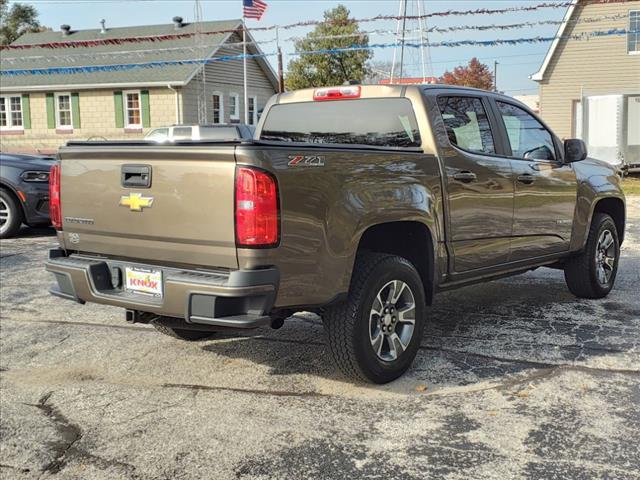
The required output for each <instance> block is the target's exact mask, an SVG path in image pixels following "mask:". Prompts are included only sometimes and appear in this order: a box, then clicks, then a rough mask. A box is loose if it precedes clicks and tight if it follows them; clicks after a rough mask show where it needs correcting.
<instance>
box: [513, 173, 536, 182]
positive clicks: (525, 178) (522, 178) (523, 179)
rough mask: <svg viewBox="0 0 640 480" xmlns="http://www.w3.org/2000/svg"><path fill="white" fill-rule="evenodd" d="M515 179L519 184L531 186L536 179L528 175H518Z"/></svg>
mask: <svg viewBox="0 0 640 480" xmlns="http://www.w3.org/2000/svg"><path fill="white" fill-rule="evenodd" d="M517 179H518V181H519V182H520V183H524V184H525V185H531V184H532V183H533V182H534V181H535V179H536V177H534V176H533V175H531V174H530V173H524V174H522V175H518V177H517Z"/></svg>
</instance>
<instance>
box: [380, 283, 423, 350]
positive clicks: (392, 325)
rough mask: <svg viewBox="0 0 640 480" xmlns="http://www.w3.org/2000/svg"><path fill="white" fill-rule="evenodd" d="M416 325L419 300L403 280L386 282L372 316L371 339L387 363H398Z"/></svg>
mask: <svg viewBox="0 0 640 480" xmlns="http://www.w3.org/2000/svg"><path fill="white" fill-rule="evenodd" d="M415 323H416V301H415V297H414V295H413V292H412V291H411V288H410V287H409V285H407V284H406V283H404V282H403V281H401V280H392V281H390V282H388V283H386V284H385V285H384V286H383V287H382V288H381V289H380V290H379V291H378V294H377V295H376V297H375V299H374V301H373V306H372V307H371V312H370V314H369V340H370V341H371V346H372V347H373V351H374V352H375V353H376V355H377V356H378V358H379V359H381V360H383V361H385V362H392V361H394V360H396V359H397V358H398V357H399V356H400V355H402V353H403V352H404V351H405V350H406V349H407V347H408V346H409V343H410V342H411V338H412V337H413V331H414V329H415Z"/></svg>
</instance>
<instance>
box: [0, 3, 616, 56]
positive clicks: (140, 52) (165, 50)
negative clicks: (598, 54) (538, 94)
mask: <svg viewBox="0 0 640 480" xmlns="http://www.w3.org/2000/svg"><path fill="white" fill-rule="evenodd" d="M626 18H627V14H626V13H624V14H615V15H604V16H599V17H590V18H581V19H576V20H572V21H571V23H572V24H580V23H586V24H588V23H595V22H603V21H613V20H621V19H626ZM561 23H563V22H562V21H558V20H541V21H535V22H522V23H513V24H490V25H456V26H451V27H445V28H440V27H431V28H428V29H427V30H426V31H427V32H429V33H432V32H436V33H450V32H456V31H465V30H472V31H488V30H515V29H522V28H527V27H531V28H533V27H536V26H541V25H560V24H561ZM420 32H421V31H420V30H418V29H414V30H407V32H406V33H407V35H408V37H407V39H406V41H407V42H409V41H411V40H416V39H417V37H415V38H414V37H412V36H411V35H412V34H419V33H420ZM396 35H397V32H396V31H395V30H389V29H376V30H365V31H360V32H357V33H347V34H336V35H320V36H316V37H314V40H326V39H338V38H361V37H363V36H396ZM303 38H304V37H297V36H294V37H288V38H284V39H281V41H282V42H296V41H299V40H302V39H303ZM276 41H277V39H276V37H273V38H270V39H267V40H260V41H255V40H254V41H249V42H226V43H206V44H201V45H188V46H179V47H161V48H153V49H136V50H119V51H109V52H91V53H65V54H61V55H28V56H24V55H21V56H19V57H7V56H5V57H3V58H2V63H3V64H8V65H15V64H20V63H24V62H25V61H34V60H37V61H45V62H47V63H53V62H64V63H76V62H78V61H81V59H83V58H92V59H94V58H101V59H112V58H120V57H131V58H135V57H141V56H147V55H164V54H170V53H175V52H193V53H201V52H202V51H203V50H204V49H208V50H210V51H212V50H213V49H215V48H217V47H222V46H224V47H227V48H242V47H243V46H244V45H245V43H246V44H248V45H251V44H254V45H266V44H271V43H275V42H276Z"/></svg>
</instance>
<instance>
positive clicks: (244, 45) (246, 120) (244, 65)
mask: <svg viewBox="0 0 640 480" xmlns="http://www.w3.org/2000/svg"><path fill="white" fill-rule="evenodd" d="M242 75H243V81H244V123H245V124H248V123H249V100H248V95H247V25H246V23H245V20H244V19H243V20H242ZM254 108H255V107H254Z"/></svg>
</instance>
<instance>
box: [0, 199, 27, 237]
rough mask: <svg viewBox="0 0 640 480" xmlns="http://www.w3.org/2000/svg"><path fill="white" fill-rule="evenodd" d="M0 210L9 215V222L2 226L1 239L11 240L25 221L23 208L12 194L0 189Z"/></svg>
mask: <svg viewBox="0 0 640 480" xmlns="http://www.w3.org/2000/svg"><path fill="white" fill-rule="evenodd" d="M0 200H1V203H0V208H1V209H2V210H4V209H5V208H6V213H7V214H8V220H7V221H6V223H5V224H4V225H0V238H11V237H13V236H15V234H16V233H18V230H20V226H21V225H22V221H23V214H22V208H21V207H20V205H19V204H18V201H17V200H16V198H15V197H14V196H13V194H12V193H10V192H8V191H7V190H5V189H4V188H0Z"/></svg>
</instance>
